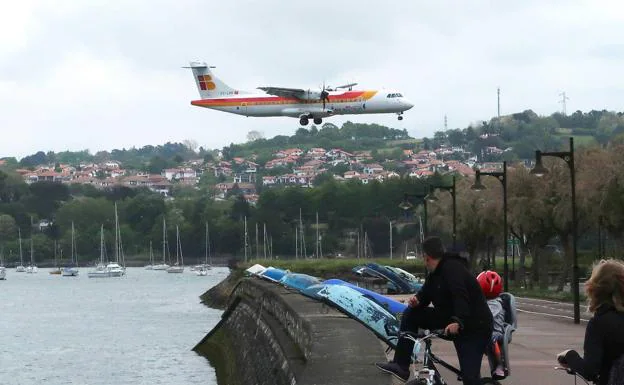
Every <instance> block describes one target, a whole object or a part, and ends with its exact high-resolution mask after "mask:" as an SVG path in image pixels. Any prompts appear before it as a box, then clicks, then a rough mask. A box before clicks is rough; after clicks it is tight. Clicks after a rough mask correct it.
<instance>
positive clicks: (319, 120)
mask: <svg viewBox="0 0 624 385" xmlns="http://www.w3.org/2000/svg"><path fill="white" fill-rule="evenodd" d="M321 123H323V119H321V118H314V124H321Z"/></svg>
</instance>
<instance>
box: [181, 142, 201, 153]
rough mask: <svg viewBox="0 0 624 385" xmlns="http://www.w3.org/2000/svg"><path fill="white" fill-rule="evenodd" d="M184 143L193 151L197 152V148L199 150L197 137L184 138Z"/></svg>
mask: <svg viewBox="0 0 624 385" xmlns="http://www.w3.org/2000/svg"><path fill="white" fill-rule="evenodd" d="M182 143H183V144H184V146H186V148H188V149H189V151H191V152H195V150H197V147H198V146H199V145H198V144H197V141H196V140H195V139H184V141H183V142H182Z"/></svg>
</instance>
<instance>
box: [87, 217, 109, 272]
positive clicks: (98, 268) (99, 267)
mask: <svg viewBox="0 0 624 385" xmlns="http://www.w3.org/2000/svg"><path fill="white" fill-rule="evenodd" d="M104 254H106V244H105V243H104V225H101V226H100V262H99V263H98V264H97V266H96V267H95V270H92V271H90V272H89V273H87V276H88V277H89V278H109V277H112V275H111V274H110V272H109V271H108V269H107V268H106V264H105V263H104Z"/></svg>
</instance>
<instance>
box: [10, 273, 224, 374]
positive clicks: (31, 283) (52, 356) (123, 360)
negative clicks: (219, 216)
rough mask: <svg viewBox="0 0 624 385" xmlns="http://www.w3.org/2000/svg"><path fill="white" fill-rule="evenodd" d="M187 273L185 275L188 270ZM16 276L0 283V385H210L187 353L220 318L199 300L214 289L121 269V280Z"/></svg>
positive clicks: (191, 280)
mask: <svg viewBox="0 0 624 385" xmlns="http://www.w3.org/2000/svg"><path fill="white" fill-rule="evenodd" d="M187 269H188V268H187ZM89 270H90V269H89V268H81V269H80V275H79V276H78V277H61V276H60V275H51V274H49V271H50V269H39V272H38V273H36V274H27V273H17V272H15V269H7V279H6V280H5V281H0V295H1V296H0V384H7V385H13V384H15V385H35V384H36V385H41V384H46V385H47V384H49V385H61V384H80V385H100V384H102V385H104V384H105V385H139V384H149V385H155V384H168V385H189V384H203V385H216V383H217V382H216V377H215V373H214V369H213V368H212V367H211V366H210V364H209V362H208V361H207V360H206V359H205V358H204V357H201V356H199V355H197V354H196V353H195V352H193V351H191V349H192V348H193V346H195V344H196V343H197V342H199V341H200V340H201V339H202V338H203V337H204V336H205V335H206V333H208V332H209V331H210V330H211V329H212V328H213V326H214V325H216V324H217V322H218V321H219V319H220V317H221V313H222V312H221V311H220V310H214V309H210V308H208V307H206V306H204V305H202V304H201V303H200V300H199V296H200V295H201V294H202V293H203V292H205V291H206V290H207V289H209V288H210V287H212V286H214V285H216V284H217V283H218V282H220V281H222V280H223V279H224V278H225V277H226V276H227V274H228V269H227V268H216V267H215V268H213V269H212V270H210V271H209V273H208V276H204V277H200V276H197V275H195V272H191V271H185V272H184V273H182V274H169V273H167V272H165V271H150V270H144V269H142V268H129V269H128V270H127V275H126V276H125V277H121V278H88V277H87V272H88V271H89Z"/></svg>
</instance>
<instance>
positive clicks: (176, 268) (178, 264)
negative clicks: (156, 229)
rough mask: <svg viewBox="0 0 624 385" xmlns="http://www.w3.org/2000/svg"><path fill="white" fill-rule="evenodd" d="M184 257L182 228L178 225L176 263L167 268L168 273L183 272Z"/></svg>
mask: <svg viewBox="0 0 624 385" xmlns="http://www.w3.org/2000/svg"><path fill="white" fill-rule="evenodd" d="M183 272H184V258H183V257H182V244H181V243H180V228H179V227H178V226H176V263H175V265H173V266H170V267H169V268H167V273H183Z"/></svg>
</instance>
